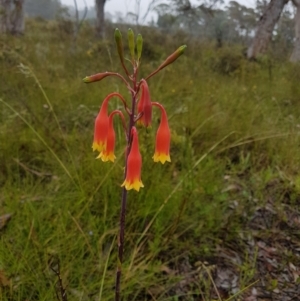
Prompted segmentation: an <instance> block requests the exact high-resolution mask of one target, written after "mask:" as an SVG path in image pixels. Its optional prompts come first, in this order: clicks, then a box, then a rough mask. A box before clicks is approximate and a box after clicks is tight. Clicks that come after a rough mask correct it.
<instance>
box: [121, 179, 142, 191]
mask: <svg viewBox="0 0 300 301" xmlns="http://www.w3.org/2000/svg"><path fill="white" fill-rule="evenodd" d="M124 186H125V189H126V190H131V189H134V190H136V191H140V188H141V187H144V184H143V183H142V181H141V180H139V179H135V180H134V181H133V182H131V181H128V180H125V181H124V182H123V184H122V185H121V187H124Z"/></svg>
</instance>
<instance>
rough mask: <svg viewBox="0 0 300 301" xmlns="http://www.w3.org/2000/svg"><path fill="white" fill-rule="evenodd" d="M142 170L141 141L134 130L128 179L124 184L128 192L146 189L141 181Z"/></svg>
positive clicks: (128, 162)
mask: <svg viewBox="0 0 300 301" xmlns="http://www.w3.org/2000/svg"><path fill="white" fill-rule="evenodd" d="M141 169H142V156H141V153H140V150H139V140H138V136H137V130H136V128H135V127H133V128H132V144H131V149H130V153H129V155H128V158H127V171H126V178H125V181H124V182H123V184H122V187H123V186H125V188H126V189H127V190H130V189H135V190H136V191H139V190H140V188H141V187H144V185H143V183H142V181H141Z"/></svg>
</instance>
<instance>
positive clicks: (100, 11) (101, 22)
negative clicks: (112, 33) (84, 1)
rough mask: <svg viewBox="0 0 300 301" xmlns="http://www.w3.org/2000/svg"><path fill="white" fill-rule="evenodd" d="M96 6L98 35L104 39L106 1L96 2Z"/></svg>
mask: <svg viewBox="0 0 300 301" xmlns="http://www.w3.org/2000/svg"><path fill="white" fill-rule="evenodd" d="M95 1H96V2H95V5H96V14H97V16H96V35H97V36H98V37H100V38H104V34H105V19H104V5H105V2H106V0H95Z"/></svg>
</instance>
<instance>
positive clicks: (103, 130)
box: [92, 96, 109, 152]
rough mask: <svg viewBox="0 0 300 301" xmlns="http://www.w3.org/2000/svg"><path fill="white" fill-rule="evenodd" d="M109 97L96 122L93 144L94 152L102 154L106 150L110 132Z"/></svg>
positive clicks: (103, 104)
mask: <svg viewBox="0 0 300 301" xmlns="http://www.w3.org/2000/svg"><path fill="white" fill-rule="evenodd" d="M108 100H109V97H108V96H107V97H106V98H105V99H104V101H103V103H102V105H101V108H100V111H99V113H98V115H97V117H96V121H95V130H94V142H93V146H92V148H93V151H96V150H97V151H98V152H101V151H102V150H104V149H105V148H106V139H107V132H108V114H107V107H108Z"/></svg>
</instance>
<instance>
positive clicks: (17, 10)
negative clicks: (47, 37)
mask: <svg viewBox="0 0 300 301" xmlns="http://www.w3.org/2000/svg"><path fill="white" fill-rule="evenodd" d="M12 4H14V6H12ZM23 4H24V0H0V33H11V34H23V33H24V7H23Z"/></svg>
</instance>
